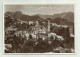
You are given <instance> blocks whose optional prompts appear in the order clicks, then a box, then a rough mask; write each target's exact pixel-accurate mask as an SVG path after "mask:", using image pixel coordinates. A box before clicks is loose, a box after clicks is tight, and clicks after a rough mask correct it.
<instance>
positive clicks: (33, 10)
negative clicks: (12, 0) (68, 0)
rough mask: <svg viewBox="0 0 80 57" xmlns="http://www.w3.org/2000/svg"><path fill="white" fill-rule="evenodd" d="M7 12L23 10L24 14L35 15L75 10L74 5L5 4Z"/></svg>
mask: <svg viewBox="0 0 80 57" xmlns="http://www.w3.org/2000/svg"><path fill="white" fill-rule="evenodd" d="M4 9H5V12H7V11H10V12H15V11H21V12H22V13H23V14H27V15H35V14H43V15H53V14H56V13H63V12H74V6H73V5H5V7H4Z"/></svg>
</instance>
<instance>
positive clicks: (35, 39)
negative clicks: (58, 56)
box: [4, 15, 75, 53]
mask: <svg viewBox="0 0 80 57" xmlns="http://www.w3.org/2000/svg"><path fill="white" fill-rule="evenodd" d="M4 19H5V29H4V35H5V37H4V40H5V50H4V51H5V53H49V52H52V53H74V52H75V51H74V50H75V49H74V26H69V25H64V24H62V25H59V24H57V23H54V22H51V21H50V20H49V18H48V19H47V20H46V21H42V22H40V21H39V20H36V21H34V20H30V21H29V20H28V21H27V20H26V21H24V20H21V19H15V18H14V17H12V16H9V15H8V16H5V17H4Z"/></svg>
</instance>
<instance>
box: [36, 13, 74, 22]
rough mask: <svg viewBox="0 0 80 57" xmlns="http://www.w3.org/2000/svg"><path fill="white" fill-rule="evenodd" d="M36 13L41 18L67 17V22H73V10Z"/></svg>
mask: <svg viewBox="0 0 80 57" xmlns="http://www.w3.org/2000/svg"><path fill="white" fill-rule="evenodd" d="M37 15H38V16H39V17H40V18H43V19H47V18H51V19H55V18H63V19H67V20H68V21H69V22H74V13H73V12H64V13H59V14H54V15H41V14H37Z"/></svg>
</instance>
